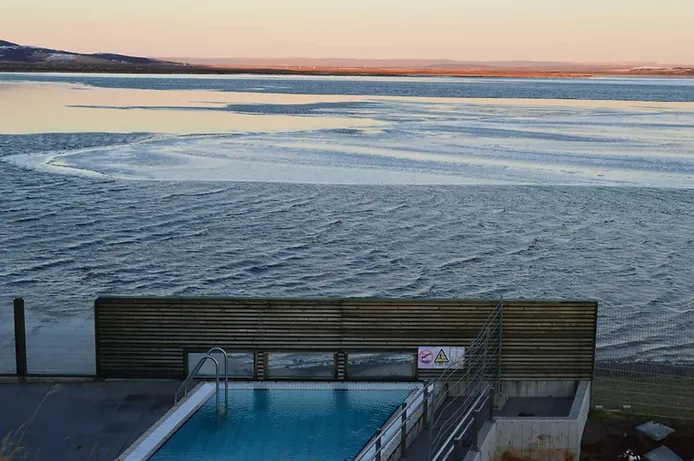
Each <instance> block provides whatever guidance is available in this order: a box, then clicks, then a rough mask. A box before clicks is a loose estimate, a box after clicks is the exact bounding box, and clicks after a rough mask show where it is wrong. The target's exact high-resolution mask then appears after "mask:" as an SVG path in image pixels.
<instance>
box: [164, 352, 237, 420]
mask: <svg viewBox="0 0 694 461" xmlns="http://www.w3.org/2000/svg"><path fill="white" fill-rule="evenodd" d="M213 352H220V353H221V354H222V356H223V357H224V410H223V411H224V412H226V409H227V408H228V406H229V368H228V367H229V355H228V354H227V353H226V351H225V350H224V349H222V348H221V347H213V348H211V349H210V350H209V351H207V353H206V354H205V355H203V356H202V357H201V358H200V360H198V363H197V364H196V365H195V368H193V370H191V372H190V373H188V376H186V379H184V380H183V382H182V383H181V385H180V386H179V387H178V389H176V393H175V394H174V405H177V404H178V402H179V401H180V400H181V399H183V398H185V397H187V396H188V385H189V384H190V383H191V382H192V381H193V379H195V377H196V376H197V374H198V373H199V372H200V370H201V369H202V367H203V365H205V363H206V362H207V361H208V360H211V361H212V363H214V374H215V391H214V394H215V404H216V408H217V413H218V414H219V413H220V412H222V410H221V409H220V406H219V361H218V360H217V359H216V358H214V357H213V356H212V353H213Z"/></svg>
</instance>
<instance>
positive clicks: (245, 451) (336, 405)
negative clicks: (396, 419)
mask: <svg viewBox="0 0 694 461" xmlns="http://www.w3.org/2000/svg"><path fill="white" fill-rule="evenodd" d="M410 392H411V391H409V390H300V389H298V390H295V389H292V390H284V389H255V390H245V389H244V390H234V389H232V390H230V391H229V407H228V413H227V417H226V418H223V417H222V418H217V415H216V411H215V401H214V396H213V397H212V398H211V399H210V400H208V401H207V402H206V403H205V404H204V405H203V406H202V407H201V408H200V409H199V410H198V411H197V412H196V413H195V414H194V415H193V416H192V417H191V418H190V419H189V420H188V421H187V422H186V423H185V424H184V425H183V426H182V427H181V428H180V429H179V430H178V431H177V432H176V433H175V434H174V435H173V436H172V437H171V438H170V439H169V440H168V441H167V442H166V443H165V444H164V445H163V446H162V447H161V448H160V449H159V451H157V453H155V455H154V456H153V457H152V458H151V459H152V460H155V461H173V460H177V461H178V460H187V461H203V460H204V461H214V460H225V461H282V460H286V461H345V460H346V459H352V458H353V457H354V456H356V455H357V453H358V451H359V450H360V449H361V448H362V447H363V446H364V444H365V443H366V442H367V441H368V440H369V438H370V437H371V436H372V435H373V434H374V432H375V431H376V429H378V427H379V426H381V425H383V423H385V422H386V420H387V419H388V417H389V416H390V415H391V414H392V413H393V411H395V409H396V408H397V407H398V405H400V404H401V403H402V402H404V401H405V398H406V397H407V396H408V394H409V393H410ZM220 397H221V396H220ZM221 400H222V402H223V401H224V399H223V397H222V398H221ZM222 404H223V403H222Z"/></svg>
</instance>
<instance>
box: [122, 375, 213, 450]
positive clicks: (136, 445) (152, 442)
mask: <svg viewBox="0 0 694 461" xmlns="http://www.w3.org/2000/svg"><path fill="white" fill-rule="evenodd" d="M214 388H215V386H214V385H213V384H211V383H207V382H202V383H199V384H198V385H197V386H195V387H194V388H193V391H192V392H191V393H190V394H189V395H188V397H187V398H186V399H185V400H184V401H183V402H182V403H181V404H180V405H173V406H172V407H171V408H169V410H168V411H167V412H166V413H164V414H163V415H162V416H161V418H159V419H158V420H157V422H156V423H154V424H153V425H152V426H151V427H150V428H149V429H147V430H146V431H145V432H144V434H142V435H141V436H140V437H138V439H137V440H135V441H134V442H133V443H132V444H131V445H130V446H129V447H128V448H127V449H126V450H125V451H124V452H123V453H121V454H120V455H118V457H117V458H116V459H115V461H145V460H148V459H150V458H151V457H152V455H154V453H156V452H157V450H159V448H161V446H162V445H163V444H164V443H165V442H166V441H167V440H168V439H169V438H170V437H171V435H172V434H174V433H175V432H176V431H177V430H178V429H180V428H181V426H183V424H185V422H186V421H188V419H189V418H190V417H191V416H192V415H193V414H195V412H196V411H197V410H198V409H199V408H200V407H201V406H203V405H204V404H205V402H207V400H208V399H209V398H210V397H211V396H212V394H214V391H215V389H214Z"/></svg>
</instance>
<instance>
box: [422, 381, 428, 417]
mask: <svg viewBox="0 0 694 461" xmlns="http://www.w3.org/2000/svg"><path fill="white" fill-rule="evenodd" d="M423 405H424V406H423V407H422V422H423V423H424V427H427V424H428V423H429V383H424V404H423Z"/></svg>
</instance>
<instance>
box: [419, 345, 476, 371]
mask: <svg viewBox="0 0 694 461" xmlns="http://www.w3.org/2000/svg"><path fill="white" fill-rule="evenodd" d="M464 357H465V348H464V347H451V346H435V347H434V346H420V347H419V350H418V351H417V368H420V369H432V368H442V369H443V368H449V367H455V368H462V366H463V361H464Z"/></svg>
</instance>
